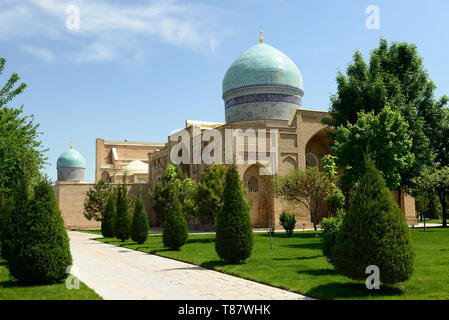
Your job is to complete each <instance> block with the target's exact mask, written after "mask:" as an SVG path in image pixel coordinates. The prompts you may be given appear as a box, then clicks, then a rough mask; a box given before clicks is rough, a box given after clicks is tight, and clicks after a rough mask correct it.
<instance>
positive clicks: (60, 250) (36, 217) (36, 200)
mask: <svg viewBox="0 0 449 320" xmlns="http://www.w3.org/2000/svg"><path fill="white" fill-rule="evenodd" d="M25 208H26V210H25V211H23V212H21V213H20V214H21V215H23V219H21V220H20V227H19V230H20V232H19V233H18V234H17V236H16V237H15V238H14V242H13V244H12V247H11V252H10V259H9V261H8V262H9V269H10V271H11V274H12V275H13V276H14V277H15V278H17V279H18V280H19V281H21V282H23V283H52V282H56V281H59V280H61V279H63V278H65V277H66V270H67V267H68V266H70V265H71V264H72V256H71V254H70V247H69V238H68V236H67V232H66V230H65V227H64V221H63V219H62V215H61V211H60V210H59V208H58V203H57V201H56V197H55V194H54V190H53V188H52V186H51V185H50V182H49V181H47V180H45V179H43V180H41V181H40V182H39V183H38V184H37V185H36V187H35V188H34V196H33V198H32V199H31V200H30V202H29V205H26V206H25ZM17 209H18V208H17V207H16V210H17Z"/></svg>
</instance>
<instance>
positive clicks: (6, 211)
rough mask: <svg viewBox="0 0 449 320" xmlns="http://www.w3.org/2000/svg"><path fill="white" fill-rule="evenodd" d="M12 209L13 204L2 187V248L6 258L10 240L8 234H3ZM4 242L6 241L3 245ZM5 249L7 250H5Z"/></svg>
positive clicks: (0, 192)
mask: <svg viewBox="0 0 449 320" xmlns="http://www.w3.org/2000/svg"><path fill="white" fill-rule="evenodd" d="M10 211H11V205H10V202H9V199H8V198H7V197H6V195H5V193H4V192H3V190H2V189H1V188H0V249H1V251H0V252H1V256H2V257H4V258H6V256H4V253H5V254H6V255H7V252H8V250H9V249H8V246H9V245H10V240H8V237H7V235H6V234H5V235H3V232H5V230H6V229H7V227H8V224H9V219H10ZM2 243H5V244H4V245H3V246H2ZM3 251H5V252H3Z"/></svg>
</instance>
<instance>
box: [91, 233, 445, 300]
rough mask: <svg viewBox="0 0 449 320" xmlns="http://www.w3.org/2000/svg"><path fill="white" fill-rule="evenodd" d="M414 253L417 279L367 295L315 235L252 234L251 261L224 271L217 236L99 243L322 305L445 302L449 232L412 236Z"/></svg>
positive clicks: (364, 289)
mask: <svg viewBox="0 0 449 320" xmlns="http://www.w3.org/2000/svg"><path fill="white" fill-rule="evenodd" d="M412 235H413V239H414V244H415V248H416V256H417V257H416V268H415V273H414V275H413V277H412V279H410V280H409V281H407V282H405V283H401V284H398V285H397V286H394V287H386V286H381V290H372V291H370V290H367V289H366V288H365V285H364V283H361V282H355V281H351V280H349V279H347V278H345V277H342V276H340V275H338V274H336V273H335V272H334V271H333V269H332V267H331V266H330V265H329V264H328V263H327V261H326V259H325V258H324V257H322V253H321V246H322V245H321V242H320V238H319V232H297V233H295V234H294V235H293V237H292V238H287V237H286V236H285V234H283V233H276V234H274V236H273V250H270V249H269V237H268V234H265V233H255V234H254V238H255V247H254V250H253V254H252V256H251V257H250V258H249V259H248V260H247V261H246V262H245V263H243V264H240V265H228V264H226V263H224V262H223V261H221V260H220V259H219V258H218V256H217V255H216V253H215V249H214V238H215V235H213V234H212V235H190V236H189V239H188V240H187V243H186V245H185V246H184V247H182V249H181V251H170V250H168V249H166V248H164V247H163V245H162V237H158V236H155V237H149V238H148V240H147V241H146V242H145V243H144V244H142V245H139V244H136V243H134V242H132V241H125V242H123V243H122V242H120V241H119V240H117V239H103V238H101V239H98V240H99V241H102V242H105V243H110V244H114V245H119V246H124V247H127V248H131V249H135V250H140V251H144V252H148V253H152V254H157V255H160V256H164V257H169V258H173V259H177V260H182V261H186V262H190V263H194V264H197V265H201V266H203V267H206V268H210V269H215V270H218V271H221V272H225V273H228V274H232V275H236V276H239V277H243V278H247V279H252V280H255V281H258V282H262V283H266V284H270V285H272V286H277V287H280V288H285V289H288V290H291V291H296V292H299V293H302V294H305V295H307V296H311V297H315V298H322V299H449V229H440V228H438V229H428V230H427V231H426V232H424V231H423V230H422V229H415V230H412Z"/></svg>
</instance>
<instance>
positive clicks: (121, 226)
mask: <svg viewBox="0 0 449 320" xmlns="http://www.w3.org/2000/svg"><path fill="white" fill-rule="evenodd" d="M130 231H131V218H130V216H129V212H128V192H127V189H126V185H125V184H123V185H119V186H118V187H117V207H116V217H115V230H114V233H115V237H116V238H117V239H120V240H121V241H122V242H123V241H125V240H128V239H129V234H130Z"/></svg>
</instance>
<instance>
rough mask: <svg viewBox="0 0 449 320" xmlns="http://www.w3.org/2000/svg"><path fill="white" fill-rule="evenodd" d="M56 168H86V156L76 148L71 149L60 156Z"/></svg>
mask: <svg viewBox="0 0 449 320" xmlns="http://www.w3.org/2000/svg"><path fill="white" fill-rule="evenodd" d="M56 168H57V169H59V168H86V161H85V160H84V157H83V156H82V155H81V153H79V152H78V151H76V150H75V149H70V150H68V151H66V152H64V153H63V154H61V156H60V157H59V158H58V161H57V162H56Z"/></svg>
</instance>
